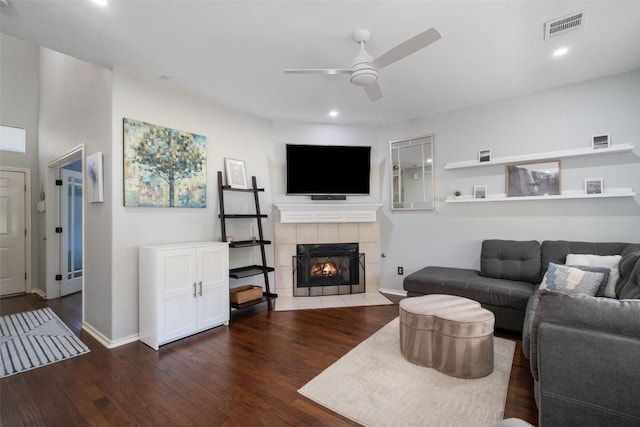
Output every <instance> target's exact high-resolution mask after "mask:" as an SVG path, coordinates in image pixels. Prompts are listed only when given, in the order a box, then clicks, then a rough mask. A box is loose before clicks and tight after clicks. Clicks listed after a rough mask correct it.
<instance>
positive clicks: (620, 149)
mask: <svg viewBox="0 0 640 427" xmlns="http://www.w3.org/2000/svg"><path fill="white" fill-rule="evenodd" d="M633 149H634V146H633V144H614V145H611V147H609V148H601V149H598V150H594V149H593V148H591V147H587V148H575V149H572V150H560V151H548V152H545V153H533V154H523V155H520V156H510V157H496V158H494V159H491V161H489V162H480V161H479V160H469V161H465V162H453V163H447V164H445V165H444V168H445V169H461V168H473V167H478V166H493V165H504V164H507V163H518V162H528V161H536V160H551V159H562V158H566V157H582V156H591V155H597V154H607V153H625V152H630V151H633Z"/></svg>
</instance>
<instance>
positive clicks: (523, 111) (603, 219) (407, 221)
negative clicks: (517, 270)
mask: <svg viewBox="0 0 640 427" xmlns="http://www.w3.org/2000/svg"><path fill="white" fill-rule="evenodd" d="M639 117H640V70H638V71H634V72H629V73H624V74H620V75H615V76H611V77H606V78H601V79H597V80H592V81H588V82H584V83H580V84H575V85H571V86H565V87H562V88H558V89H554V90H549V91H545V92H540V93H534V94H531V95H526V96H522V97H517V98H512V99H507V100H503V101H499V102H494V103H490V104H486V105H481V106H477V107H472V108H468V109H464V110H460V111H453V112H448V113H443V114H438V115H433V116H428V117H422V118H418V119H415V120H410V121H406V122H403V123H399V124H395V125H392V126H387V127H384V128H383V129H382V130H381V132H380V139H379V146H380V147H386V146H387V144H388V141H389V140H395V139H400V138H405V137H409V136H415V135H421V134H430V133H434V134H435V145H434V147H435V176H436V210H435V211H434V212H427V211H425V212H397V211H393V212H392V211H390V210H389V206H388V203H386V202H385V203H384V207H383V212H382V236H381V250H382V252H383V253H385V254H386V256H387V257H386V258H384V259H383V261H382V265H381V268H382V271H381V279H380V287H381V288H391V289H397V290H401V289H402V279H403V277H402V276H398V275H397V274H396V266H404V267H405V269H404V271H405V275H406V274H409V273H412V272H414V271H416V270H418V269H420V268H422V267H425V266H427V265H441V266H455V267H464V268H478V267H479V259H480V245H481V242H482V240H484V239H489V238H495V239H515V240H538V241H542V240H548V239H564V240H583V241H629V242H640V205H639V202H640V195H638V196H636V197H635V198H621V199H599V200H594V199H591V200H588V199H586V200H558V201H520V202H516V201H513V202H512V201H509V202H500V203H474V204H445V203H444V198H445V197H446V196H448V195H452V193H453V191H454V190H456V189H461V190H462V192H463V194H467V195H468V194H472V190H473V186H474V185H481V184H486V185H488V191H489V193H490V194H491V193H504V192H505V177H504V168H505V167H504V165H503V166H489V167H481V168H469V169H457V170H446V171H445V170H444V169H443V166H444V164H445V163H448V162H457V161H464V160H474V159H476V157H477V154H478V150H480V149H485V148H490V149H492V155H493V156H494V157H502V156H511V155H519V154H526V153H537V152H545V151H554V150H562V149H572V148H581V147H589V146H590V145H591V137H592V136H593V135H597V134H599V133H610V134H611V138H612V142H613V144H615V143H632V144H634V145H635V147H636V148H635V150H634V152H633V153H632V154H630V153H627V154H607V155H602V156H590V157H584V158H570V159H563V160H562V189H564V190H579V189H581V188H583V187H582V185H583V180H584V179H585V178H603V179H604V185H605V188H607V187H609V188H616V187H633V188H634V190H635V191H636V193H638V194H640V158H639V155H640V120H639V119H638V118H639ZM385 173H386V175H385V180H388V179H389V171H386V172H385ZM384 191H385V195H384V196H383V200H388V198H389V193H388V191H389V189H388V188H387V187H386V186H385V187H384Z"/></svg>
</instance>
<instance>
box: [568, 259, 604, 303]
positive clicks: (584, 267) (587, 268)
mask: <svg viewBox="0 0 640 427" xmlns="http://www.w3.org/2000/svg"><path fill="white" fill-rule="evenodd" d="M568 267H574V268H579V269H580V270H583V271H591V272H592V273H602V274H603V275H604V277H602V281H600V287H599V288H598V291H597V292H596V295H595V296H597V297H601V296H604V290H605V289H606V287H607V284H608V283H609V273H611V269H609V268H607V267H590V266H588V265H569V266H568Z"/></svg>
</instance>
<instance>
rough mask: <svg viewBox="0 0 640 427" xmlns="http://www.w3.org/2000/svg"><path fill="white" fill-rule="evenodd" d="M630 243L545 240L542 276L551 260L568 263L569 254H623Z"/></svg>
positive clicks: (542, 250) (542, 253)
mask: <svg viewBox="0 0 640 427" xmlns="http://www.w3.org/2000/svg"><path fill="white" fill-rule="evenodd" d="M629 246H634V245H630V244H629V243H619V242H614V243H611V242H569V241H566V240H545V241H544V242H542V245H541V260H542V262H541V265H540V268H541V270H540V273H541V274H540V277H542V276H543V275H544V273H545V272H546V271H547V268H548V267H549V263H550V262H554V263H556V264H566V258H567V255H569V254H592V255H621V254H622V253H623V252H624V251H625V250H628V247H629Z"/></svg>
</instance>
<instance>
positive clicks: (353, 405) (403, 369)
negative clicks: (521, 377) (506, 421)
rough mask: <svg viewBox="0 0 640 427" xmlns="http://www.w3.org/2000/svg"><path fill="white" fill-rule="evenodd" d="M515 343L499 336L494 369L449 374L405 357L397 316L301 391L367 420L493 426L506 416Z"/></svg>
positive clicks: (360, 420) (377, 423) (390, 423)
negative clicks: (479, 374)
mask: <svg viewBox="0 0 640 427" xmlns="http://www.w3.org/2000/svg"><path fill="white" fill-rule="evenodd" d="M514 349H515V342H514V341H509V340H506V339H502V338H497V337H496V338H494V361H495V362H494V370H493V373H491V374H490V375H488V376H486V377H484V378H477V379H460V378H454V377H450V376H447V375H445V374H442V373H440V372H438V371H436V370H435V369H432V368H425V367H422V366H417V365H414V364H412V363H410V362H407V361H406V360H405V359H404V358H403V357H402V355H401V354H400V345H399V320H398V318H396V319H394V320H392V321H391V322H390V323H388V324H387V325H385V326H384V327H383V328H382V329H380V330H379V331H378V332H376V333H375V334H373V335H372V336H370V337H369V338H367V339H366V340H365V341H363V342H362V343H360V344H359V345H358V346H357V347H355V348H354V349H353V350H351V351H350V352H349V353H347V354H346V355H344V356H343V357H342V358H341V359H340V360H338V361H337V362H335V363H334V364H333V365H331V366H329V367H328V368H327V369H326V370H324V371H323V372H322V373H321V374H320V375H318V376H317V377H315V378H313V379H312V380H311V381H309V382H308V383H307V384H306V385H305V386H304V387H302V388H301V389H300V390H298V392H299V393H300V394H302V395H304V396H306V397H308V398H309V399H311V400H313V401H314V402H316V403H319V404H320V405H323V406H325V407H327V408H329V409H331V410H332V411H334V412H337V413H338V414H340V415H342V416H344V417H347V418H349V419H351V420H353V421H355V422H357V423H360V424H363V425H365V426H443V427H444V426H447V427H454V426H460V427H469V426H474V427H480V426H493V424H494V423H495V422H496V421H497V420H501V419H502V417H503V413H504V405H505V401H506V397H507V387H508V385H509V375H510V374H511V364H512V362H513V352H514Z"/></svg>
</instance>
